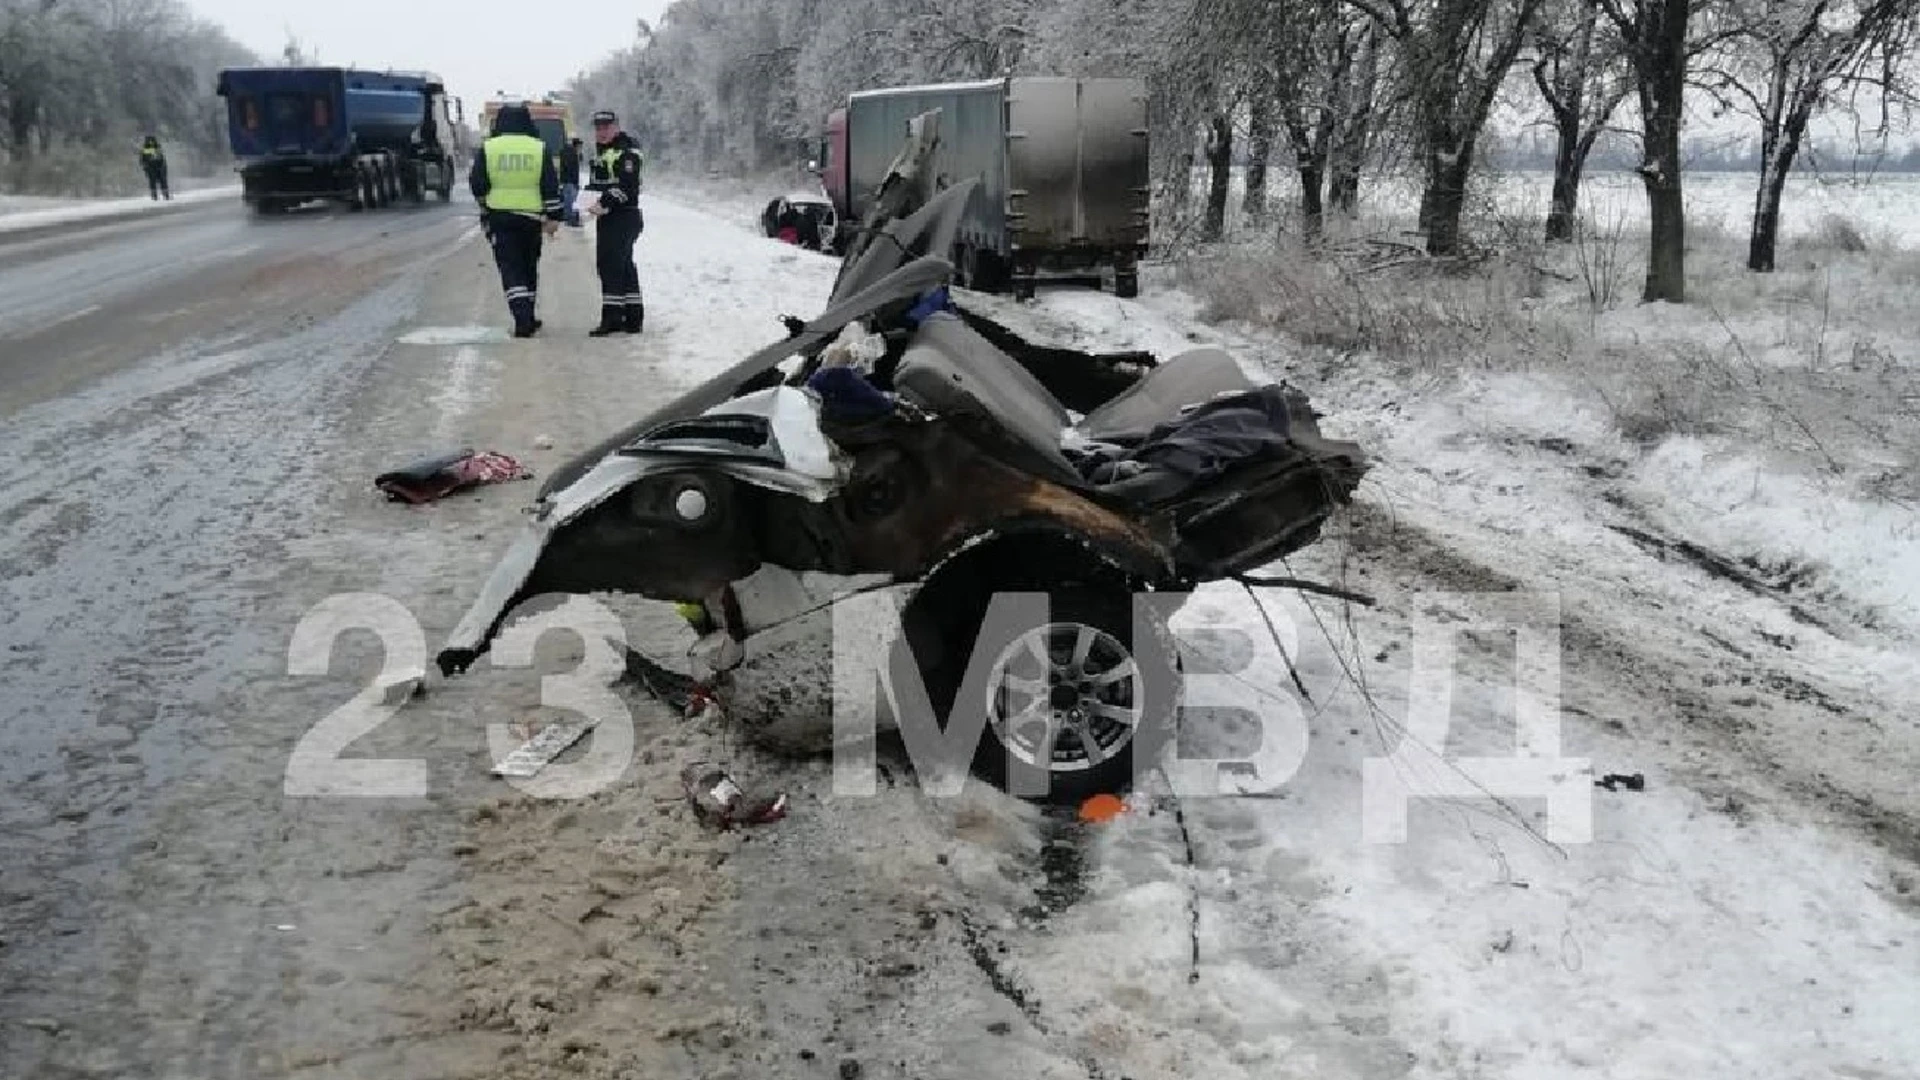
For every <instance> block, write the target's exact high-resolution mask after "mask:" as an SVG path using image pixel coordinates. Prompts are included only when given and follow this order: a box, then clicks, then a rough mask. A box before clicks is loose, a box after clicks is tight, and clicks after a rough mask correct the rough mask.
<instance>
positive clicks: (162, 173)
mask: <svg viewBox="0 0 1920 1080" xmlns="http://www.w3.org/2000/svg"><path fill="white" fill-rule="evenodd" d="M140 169H141V171H142V172H145V173H146V174H147V197H148V198H150V199H153V200H156V201H158V200H159V198H160V196H162V195H165V196H166V197H167V198H168V199H169V200H171V199H172V198H173V192H172V191H171V190H169V189H168V187H167V155H166V152H165V151H163V150H161V149H160V140H159V139H157V138H154V137H153V136H152V135H149V136H147V138H146V141H145V142H142V143H141V144H140Z"/></svg>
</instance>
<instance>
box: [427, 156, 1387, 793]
mask: <svg viewBox="0 0 1920 1080" xmlns="http://www.w3.org/2000/svg"><path fill="white" fill-rule="evenodd" d="M913 172H914V169H913V161H912V160H909V159H908V155H906V154H904V153H903V163H902V164H901V165H900V166H899V167H897V169H896V174H895V175H894V176H893V177H891V178H890V181H889V182H890V183H895V182H896V181H897V182H898V184H899V190H900V191H906V192H908V193H912V192H914V191H916V190H917V189H916V188H915V187H914V186H913V184H914V181H915V178H914V176H913ZM972 187H973V185H972V183H971V182H963V183H960V184H957V185H954V186H951V187H948V188H946V189H944V190H941V191H939V192H937V193H934V194H932V195H931V196H930V197H925V198H920V197H918V196H917V195H911V194H909V195H907V196H900V195H899V191H890V194H891V195H894V196H895V197H894V198H891V199H890V200H887V205H888V206H889V207H890V209H889V210H888V211H886V212H885V220H884V221H883V222H881V223H880V225H879V227H878V228H877V229H873V228H871V226H872V225H873V224H874V221H875V219H873V218H869V222H868V224H869V226H870V228H869V230H868V232H866V233H864V234H863V235H861V236H860V237H858V238H857V239H856V240H855V242H854V244H853V245H852V250H851V251H850V252H849V254H848V256H847V259H846V261H845V263H844V264H843V266H842V268H841V273H840V277H839V279H838V281H837V282H836V283H835V287H834V290H833V293H832V297H831V300H830V302H829V304H828V306H827V309H826V310H825V311H824V312H823V313H822V314H821V315H820V316H818V317H817V318H815V319H813V320H811V321H808V322H804V323H803V322H801V321H800V320H798V319H789V320H787V325H788V331H789V336H788V337H787V338H786V339H784V340H781V341H778V342H775V343H773V344H771V345H769V346H768V347H766V348H765V349H762V350H761V351H759V352H757V353H755V354H754V355H752V356H749V357H747V358H746V359H744V360H742V361H741V362H739V363H738V364H736V365H735V366H733V367H732V368H730V369H728V370H726V371H724V372H722V373H720V374H719V375H716V376H715V377H714V378H712V379H710V380H708V381H707V382H706V383H704V384H702V385H701V386H699V387H697V388H695V389H694V390H692V391H691V392H689V393H687V394H685V395H684V396H682V397H681V398H679V399H678V400H675V401H673V402H670V403H668V404H666V405H665V406H664V407H662V408H660V409H658V410H657V411H656V412H654V413H653V414H652V415H650V416H647V417H645V418H644V419H642V420H639V421H637V422H636V423H634V424H631V425H629V426H628V427H626V428H625V429H623V430H621V431H619V432H616V433H614V434H613V435H611V436H610V437H608V438H607V439H605V440H603V441H602V442H601V443H600V444H599V445H598V446H595V447H593V448H592V449H590V450H589V451H587V452H586V453H584V454H582V455H580V456H579V457H577V458H575V459H574V460H573V461H571V462H569V463H568V464H567V465H565V466H564V467H562V468H561V469H560V470H558V471H557V472H556V473H554V474H553V475H552V476H551V477H550V478H549V479H548V480H547V482H546V484H545V486H544V488H543V489H542V491H541V493H540V495H539V498H538V500H537V502H536V505H535V507H534V508H533V511H532V520H531V522H530V523H529V524H528V526H527V527H526V530H525V532H524V533H523V535H522V536H521V537H520V538H519V539H518V541H516V542H515V544H514V545H513V547H512V548H511V549H510V550H509V551H508V552H507V553H506V555H505V556H504V557H503V559H502V560H501V562H500V563H499V565H498V566H497V567H496V569H495V571H494V573H493V575H492V577H491V578H490V579H489V581H488V582H487V584H486V586H485V587H484V589H483V591H482V593H481V595H480V596H479V597H478V598H477V599H476V600H475V602H474V603H473V605H472V607H471V608H470V609H469V611H468V612H467V614H466V616H465V617H464V618H463V619H462V621H461V623H460V624H459V626H458V627H456V629H455V630H454V632H453V634H452V635H451V637H450V639H449V641H448V642H447V645H446V648H445V649H444V650H443V651H442V652H441V653H440V654H439V658H438V662H439V665H440V667H441V670H442V671H443V672H444V673H446V674H449V675H451V674H454V673H456V672H458V671H463V670H465V669H466V668H467V667H468V666H469V665H470V664H471V663H472V662H473V661H474V660H475V659H476V658H477V657H478V656H479V655H480V654H481V653H482V652H484V651H485V650H486V648H487V646H488V643H489V642H490V641H491V640H492V639H493V638H494V636H495V635H496V634H497V633H498V631H499V629H500V628H501V626H502V625H503V623H504V621H505V620H506V619H507V618H508V617H509V615H510V613H511V612H512V611H513V610H514V609H515V608H516V607H517V606H518V605H520V604H522V603H524V602H526V601H528V600H531V599H533V598H535V597H538V596H542V595H546V594H553V593H563V594H564V593H598V592H615V593H629V594H638V595H641V596H644V597H648V598H652V599H656V600H661V601H668V602H673V603H676V604H678V605H680V606H681V610H682V613H683V614H685V615H686V616H687V617H688V619H689V621H690V622H691V623H692V624H693V625H694V626H695V628H696V630H697V631H700V632H702V633H703V636H702V637H701V638H700V640H699V641H698V642H697V643H696V644H695V645H694V647H693V651H692V660H693V667H694V672H695V676H696V678H698V679H700V680H702V681H703V683H705V684H706V686H707V687H708V689H709V691H710V693H711V694H712V696H713V698H714V699H715V700H716V701H717V702H718V703H719V704H720V706H721V709H722V712H723V713H724V715H725V716H726V717H727V718H728V721H729V722H730V723H733V724H736V725H738V726H740V727H741V728H742V729H744V730H746V731H747V732H749V733H751V734H752V735H754V736H757V737H758V739H759V741H761V742H762V743H763V744H764V745H767V746H769V747H772V748H774V749H778V750H785V751H793V752H803V753H804V752H811V753H818V752H821V751H823V750H825V749H826V748H827V747H828V746H829V745H830V743H831V739H832V721H831V719H830V716H829V714H830V713H831V711H832V709H833V704H834V686H835V669H834V659H833V652H834V642H833V640H832V639H833V637H834V636H835V634H834V612H835V611H836V609H838V608H840V607H841V606H842V605H845V604H847V603H851V602H852V601H853V598H855V597H858V596H867V595H870V594H872V593H874V592H875V591H884V592H889V593H891V594H892V595H893V597H894V598H895V599H896V600H897V601H898V603H899V604H900V607H899V608H898V611H899V622H898V624H897V625H898V627H899V628H900V633H899V634H898V635H896V636H895V637H893V638H892V639H890V640H888V641H885V642H882V643H879V645H878V646H877V647H876V648H875V649H874V650H871V651H872V652H873V653H876V654H884V655H881V656H878V657H877V658H876V659H875V660H874V667H875V677H876V678H877V679H878V680H880V681H881V682H882V683H884V684H885V685H886V686H887V687H888V688H889V689H890V690H897V689H898V686H899V684H900V683H901V681H902V680H903V679H904V678H909V677H910V678H914V679H917V680H919V684H920V686H921V687H923V688H924V690H925V694H926V697H925V703H926V704H927V705H928V706H930V707H931V711H932V714H933V718H934V720H935V722H937V723H942V724H946V723H953V722H956V721H955V720H954V719H953V718H955V717H957V716H959V715H960V713H959V712H957V711H956V710H955V706H956V704H958V705H961V706H963V707H964V706H969V705H973V706H978V707H981V708H984V710H985V713H986V717H985V724H984V727H983V729H982V731H981V735H980V738H979V741H978V744H977V745H976V746H975V747H973V748H972V756H971V762H970V764H971V768H972V770H973V772H974V773H975V774H976V775H978V776H980V777H982V778H985V779H986V780H988V781H989V782H992V783H994V784H996V785H998V786H1000V787H1001V788H1002V789H1004V790H1008V791H1014V792H1015V793H1017V794H1021V795H1026V796H1031V795H1035V794H1041V793H1043V794H1044V797H1046V798H1047V799H1050V800H1079V799H1084V798H1086V797H1088V796H1090V795H1092V794H1096V793H1102V792H1114V791H1120V790H1124V789H1125V788H1126V787H1127V786H1128V784H1129V782H1130V781H1131V780H1132V779H1133V777H1134V776H1135V763H1136V762H1140V763H1142V767H1146V765H1148V764H1150V763H1151V762H1153V761H1155V760H1157V758H1158V755H1159V753H1160V751H1161V749H1162V748H1163V747H1164V746H1165V744H1166V740H1167V739H1168V738H1169V737H1170V736H1171V734H1172V732H1173V728H1174V721H1175V716H1176V713H1177V702H1178V698H1179V678H1180V675H1179V663H1178V660H1177V658H1176V655H1175V652H1174V650H1173V649H1172V648H1171V647H1170V646H1169V645H1168V644H1167V642H1168V641H1169V640H1170V636H1169V635H1168V634H1167V632H1166V629H1165V620H1166V619H1167V618H1169V617H1171V615H1172V614H1173V613H1174V611H1176V610H1177V609H1178V605H1179V601H1180V599H1181V598H1182V594H1184V593H1185V592H1188V591H1190V590H1192V589H1193V588H1194V587H1196V586H1197V585H1199V584H1201V583H1205V582H1210V581H1218V580H1224V579H1233V578H1237V577H1243V576H1244V575H1245V574H1247V573H1248V572H1249V571H1251V570H1253V569H1255V568H1258V567H1260V566H1263V565H1265V564H1267V563H1270V562H1272V561H1274V560H1277V559H1279V558H1282V557H1284V556H1286V555H1288V554H1290V553H1292V552H1294V551H1296V550H1299V549H1300V548H1302V547H1305V546H1306V545H1308V544H1310V543H1312V542H1313V541H1314V540H1315V539H1317V537H1318V535H1319V532H1320V529H1321V526H1322V523H1323V522H1324V521H1325V519H1326V518H1327V517H1328V516H1329V515H1330V514H1331V513H1332V512H1334V511H1335V510H1336V508H1337V507H1339V506H1340V505H1341V504H1343V503H1345V502H1346V501H1348V499H1349V498H1350V496H1351V494H1352V493H1353V491H1354V489H1355V487H1356V486H1357V484H1358V483H1359V481H1360V479H1361V477H1362V475H1363V474H1364V473H1365V471H1366V469H1367V464H1366V461H1365V458H1364V455H1363V454H1362V452H1361V450H1360V448H1359V447H1357V446H1356V445H1354V444H1352V443H1347V442H1341V441H1336V440H1331V439H1327V438H1325V437H1323V436H1322V435H1321V434H1320V432H1319V430H1318V428H1317V425H1316V414H1315V413H1314V412H1313V411H1312V410H1311V409H1310V408H1309V406H1308V403H1307V401H1306V399H1305V398H1304V396H1303V395H1301V394H1300V393H1299V392H1298V391H1297V390H1295V389H1293V388H1292V387H1290V386H1287V385H1285V384H1271V383H1269V384H1262V383H1258V382H1255V381H1254V380H1252V379H1250V378H1249V377H1248V376H1247V375H1246V374H1245V373H1244V372H1243V371H1242V369H1241V367H1240V365H1239V364H1238V363H1237V362H1236V361H1235V359H1234V358H1233V357H1232V356H1231V355H1230V354H1228V353H1226V352H1224V351H1222V350H1219V349H1213V348H1197V349H1194V350H1191V351H1188V352H1183V353H1180V354H1179V355H1175V356H1171V357H1168V358H1165V359H1164V360H1162V359H1159V358H1156V357H1153V356H1150V355H1148V354H1144V353H1123V354H1107V355H1100V354H1091V353H1085V352H1080V351H1077V350H1071V349H1060V348H1050V347H1046V346H1042V345H1037V344H1034V343H1031V342H1028V341H1026V340H1024V339H1022V338H1021V337H1020V336H1018V335H1017V334H1015V333H1013V332H1012V331H1011V330H1009V329H1007V328H1006V327H1004V326H1002V325H1000V324H999V323H996V322H995V321H993V320H991V319H988V318H986V317H985V316H983V315H981V314H979V313H977V312H974V311H969V310H968V309H967V307H966V306H965V304H964V303H963V302H961V301H958V300H956V299H955V297H954V295H953V294H952V293H951V292H950V291H949V286H950V284H951V282H952V281H953V278H954V272H955V271H954V265H953V263H952V262H951V261H950V259H949V258H947V256H948V255H949V254H950V251H951V247H952V244H953V238H954V232H955V229H956V227H957V223H958V221H959V220H960V216H961V211H962V210H963V209H964V207H965V201H966V200H967V199H968V198H969V197H971V196H972V194H973V191H972ZM909 211H910V212H909ZM1010 593H1028V594H1034V593H1038V594H1044V596H1045V598H1046V603H1045V607H1044V608H1043V609H1041V610H1043V611H1044V614H1043V615H1041V616H1040V617H1038V618H1035V619H1032V620H1031V621H1029V622H1027V623H1021V624H1017V625H1005V624H1004V620H1002V621H1001V622H995V621H994V620H990V619H988V618H987V614H988V611H989V608H990V606H991V605H992V603H993V599H994V597H995V596H996V595H997V594H1010ZM1140 594H1146V595H1148V596H1162V597H1164V598H1166V602H1165V603H1161V604H1157V605H1156V604H1151V603H1149V604H1145V605H1143V604H1140V603H1136V602H1135V597H1136V596H1137V595H1140ZM1142 612H1145V613H1146V614H1144V615H1143V614H1142ZM983 626H984V627H985V628H986V629H985V633H984V635H983ZM841 647H842V649H843V650H844V649H845V648H846V645H845V644H844V643H842V645H841ZM963 688H964V689H965V694H964V695H963V693H962V691H963ZM885 700H899V695H898V694H897V693H894V694H891V695H890V696H889V697H888V698H886V699H885ZM884 710H885V707H884V706H883V715H882V717H881V722H882V723H883V724H884V723H889V722H891V723H894V724H896V725H897V724H898V723H900V722H901V721H900V718H899V717H898V716H893V715H890V714H887V713H886V712H885V711H884Z"/></svg>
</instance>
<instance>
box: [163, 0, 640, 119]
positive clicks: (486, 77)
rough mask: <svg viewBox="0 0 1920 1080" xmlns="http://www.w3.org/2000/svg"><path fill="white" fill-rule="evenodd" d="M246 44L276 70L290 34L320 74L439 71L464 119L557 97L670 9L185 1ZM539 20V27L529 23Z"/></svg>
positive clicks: (406, 0)
mask: <svg viewBox="0 0 1920 1080" xmlns="http://www.w3.org/2000/svg"><path fill="white" fill-rule="evenodd" d="M186 3H187V6H188V7H190V8H192V9H193V10H194V11H195V12H197V13H198V14H199V15H200V16H201V17H203V18H205V19H207V20H208V21H210V22H214V23H218V24H219V25H221V26H222V27H225V28H226V31H227V33H228V34H229V35H231V36H232V37H233V38H234V40H236V41H238V42H240V44H242V45H245V46H247V47H248V48H250V49H253V50H254V51H255V52H257V53H260V54H261V55H262V56H263V57H265V58H267V59H268V60H277V59H278V58H279V55H280V50H281V49H282V48H283V47H284V46H285V45H286V43H287V38H288V36H289V34H291V35H292V36H293V37H295V38H297V39H299V41H300V43H301V45H302V46H303V47H304V48H305V49H306V50H307V53H308V55H310V56H317V58H318V61H319V62H320V63H322V64H329V65H339V66H341V67H349V66H353V67H365V68H388V67H392V68H402V69H409V70H425V71H433V72H437V73H439V74H440V76H441V77H443V78H445V79H446V80H447V89H448V91H449V92H451V93H453V94H455V95H457V96H459V97H462V98H465V99H466V103H467V115H468V116H470V117H474V116H477V115H478V113H479V107H480V103H481V102H483V101H485V100H486V99H487V98H488V97H491V96H492V95H493V94H494V92H495V91H498V90H505V91H507V92H508V93H539V92H541V91H546V90H558V89H560V88H562V87H564V86H565V85H566V82H567V80H568V79H570V78H572V77H573V76H574V75H576V74H578V73H579V72H581V71H583V70H584V69H586V68H589V67H592V66H593V64H594V63H595V62H597V61H598V60H600V58H601V57H603V56H605V55H606V54H607V53H610V52H613V51H614V50H616V49H621V48H625V47H626V46H628V45H631V44H633V40H634V29H633V28H634V20H635V19H647V20H649V21H653V20H657V19H658V18H659V17H660V13H661V12H663V11H665V10H666V9H667V5H668V3H669V0H613V2H612V3H604V4H587V5H578V4H555V3H539V2H535V3H509V2H502V0H478V2H474V0H466V2H463V3H451V2H449V0H306V2H304V3H289V2H287V0H264V2H263V0H186ZM528 11H532V12H535V13H537V18H539V19H541V20H543V21H542V22H535V21H533V20H531V19H529V18H528V17H527V15H526V14H525V13H526V12H528Z"/></svg>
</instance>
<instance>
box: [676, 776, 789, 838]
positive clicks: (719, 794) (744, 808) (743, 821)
mask: <svg viewBox="0 0 1920 1080" xmlns="http://www.w3.org/2000/svg"><path fill="white" fill-rule="evenodd" d="M680 783H681V786H682V787H683V788H684V789H685V790H686V793H687V801H688V802H689V803H691V804H692V805H693V811H694V813H695V814H697V815H699V817H700V820H702V821H704V822H706V823H707V824H709V825H715V826H718V827H719V828H722V829H731V828H732V827H733V826H735V825H767V824H771V823H772V822H775V821H779V820H780V819H781V818H784V817H786V816H787V806H788V801H787V796H786V793H785V792H782V793H780V794H778V795H775V796H773V797H772V798H770V799H759V800H750V799H748V798H747V793H746V792H745V791H744V790H743V789H742V788H741V787H740V785H739V784H738V783H736V782H735V781H734V779H733V776H732V775H731V774H729V773H728V772H727V770H726V769H724V768H722V767H721V766H719V765H715V764H713V763H711V762H704V761H697V762H694V763H692V764H690V765H688V766H687V767H686V768H685V769H682V770H681V772H680Z"/></svg>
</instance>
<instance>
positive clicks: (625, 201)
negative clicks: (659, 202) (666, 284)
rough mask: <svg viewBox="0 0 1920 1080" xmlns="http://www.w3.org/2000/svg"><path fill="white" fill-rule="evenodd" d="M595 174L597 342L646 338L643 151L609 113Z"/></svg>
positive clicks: (598, 123)
mask: <svg viewBox="0 0 1920 1080" xmlns="http://www.w3.org/2000/svg"><path fill="white" fill-rule="evenodd" d="M593 143H594V146H593V171H592V175H591V178H590V180H589V182H588V184H587V190H588V191H597V192H599V193H600V201H599V202H597V203H595V204H594V205H593V206H592V207H591V208H590V209H589V210H588V211H587V212H588V213H590V214H592V215H593V217H594V234H595V235H594V264H595V266H596V268H597V269H598V270H599V271H600V325H599V326H597V327H595V328H594V329H593V330H592V331H591V336H593V337H605V336H607V335H608V334H617V333H620V332H622V331H624V332H626V333H629V334H637V333H639V332H640V329H641V326H642V325H643V324H644V323H645V322H646V318H647V307H646V303H645V301H644V299H643V298H642V297H641V295H640V271H639V269H638V268H637V267H635V266H634V265H633V244H634V241H636V240H638V239H640V231H641V230H642V229H644V228H645V227H646V222H645V220H644V219H643V218H642V217H641V216H640V147H639V145H638V144H636V143H635V142H634V141H633V137H632V136H631V135H628V134H627V133H626V132H624V131H621V130H620V119H619V117H616V116H615V115H614V114H613V113H611V112H608V111H606V110H604V109H603V110H601V111H600V112H597V113H594V114H593Z"/></svg>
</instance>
